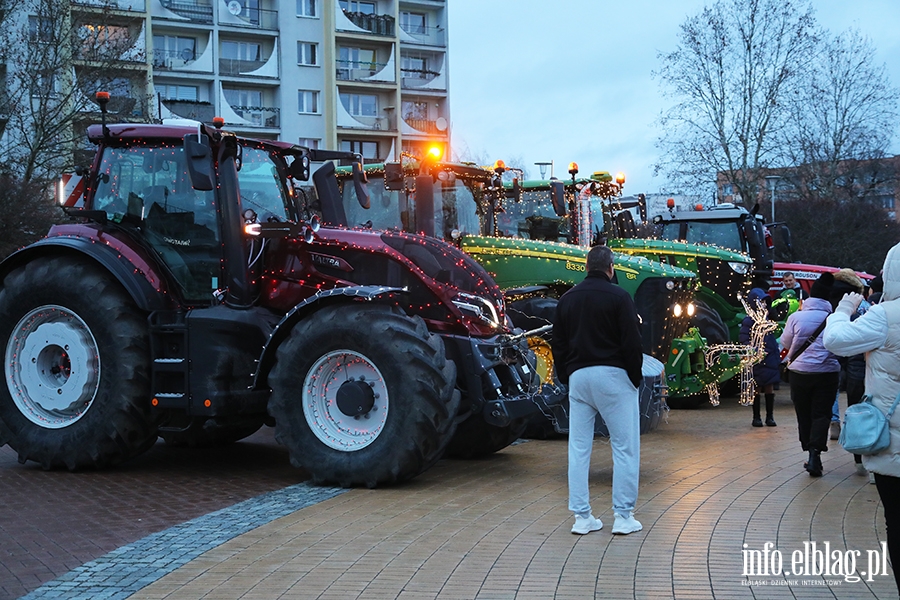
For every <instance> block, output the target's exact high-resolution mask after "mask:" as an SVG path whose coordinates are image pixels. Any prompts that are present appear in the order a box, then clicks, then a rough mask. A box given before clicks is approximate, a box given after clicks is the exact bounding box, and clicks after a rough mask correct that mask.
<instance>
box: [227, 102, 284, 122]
mask: <svg viewBox="0 0 900 600" xmlns="http://www.w3.org/2000/svg"><path fill="white" fill-rule="evenodd" d="M231 110H233V111H234V112H235V114H237V116H239V117H241V118H242V119H244V120H245V121H249V122H250V124H251V125H255V126H257V127H280V125H279V123H280V121H281V109H280V108H276V107H271V106H232V107H231ZM231 124H232V125H244V123H231Z"/></svg>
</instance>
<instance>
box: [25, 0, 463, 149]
mask: <svg viewBox="0 0 900 600" xmlns="http://www.w3.org/2000/svg"><path fill="white" fill-rule="evenodd" d="M64 5H67V6H68V7H69V8H68V9H69V15H68V17H67V18H70V19H71V20H72V22H73V23H74V22H77V23H78V24H79V25H78V26H79V27H81V29H82V30H83V31H84V32H85V33H84V39H85V43H84V48H83V50H84V52H83V55H81V56H75V57H73V59H75V60H74V66H75V68H74V77H69V76H68V69H64V70H65V71H66V72H65V73H60V74H59V75H60V77H59V78H58V79H57V85H63V86H76V87H77V86H78V85H79V83H78V81H79V70H80V69H86V68H88V67H91V66H93V67H97V61H96V60H94V61H93V62H92V59H93V58H96V57H92V55H91V52H95V51H96V49H98V48H107V47H108V46H109V45H110V44H113V43H114V44H116V45H118V46H123V47H122V48H121V50H116V53H115V56H114V57H113V58H114V60H113V61H112V62H108V63H107V64H106V65H105V73H106V74H107V76H106V77H105V78H104V81H103V85H104V86H107V87H108V91H110V93H111V95H112V100H111V102H110V110H111V112H112V113H113V117H112V118H113V120H117V119H118V120H154V119H165V118H179V117H180V118H188V119H197V120H201V121H205V122H209V121H211V120H212V118H213V117H214V116H221V117H223V118H224V119H225V123H226V128H228V129H229V130H232V131H235V132H237V133H239V134H241V135H246V136H249V137H258V138H277V139H282V140H285V141H291V142H294V143H299V144H302V145H306V146H310V147H313V148H325V149H343V150H351V151H355V152H359V153H360V154H362V156H363V157H364V159H365V160H366V161H367V162H375V161H383V160H390V159H397V158H399V157H400V154H401V152H406V153H409V154H413V155H420V154H422V153H423V152H424V151H425V150H426V149H427V148H428V147H429V146H430V145H434V144H438V145H440V146H442V147H443V149H444V150H445V151H446V150H447V149H448V146H449V143H450V128H449V123H450V115H449V103H448V92H449V89H448V81H449V73H448V66H449V61H448V40H447V6H446V0H68V1H67V2H65V3H64ZM44 20H47V18H46V17H39V16H37V15H22V21H21V22H22V23H23V24H24V23H27V24H28V26H29V27H31V28H32V37H33V38H34V39H40V38H41V37H42V27H45V24H44V23H43V21H44ZM79 35H82V34H79ZM107 58H108V57H107ZM95 71H96V69H95ZM94 75H96V73H94ZM94 80H96V77H95V78H94ZM82 87H85V86H82ZM81 95H82V96H92V93H90V90H87V89H84V90H82V91H81ZM82 112H83V117H84V119H83V120H84V121H85V123H87V122H96V121H97V119H98V115H97V111H96V106H94V105H90V106H87V107H86V108H85V109H84V110H83V111H82ZM79 126H80V125H79V124H76V129H77V128H78V127H79Z"/></svg>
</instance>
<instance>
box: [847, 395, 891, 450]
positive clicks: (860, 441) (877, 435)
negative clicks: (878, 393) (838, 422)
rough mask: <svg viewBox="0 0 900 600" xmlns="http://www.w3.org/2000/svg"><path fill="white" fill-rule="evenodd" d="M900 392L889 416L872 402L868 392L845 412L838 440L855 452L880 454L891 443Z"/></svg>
mask: <svg viewBox="0 0 900 600" xmlns="http://www.w3.org/2000/svg"><path fill="white" fill-rule="evenodd" d="M898 402H900V394H897V397H896V398H895V399H894V403H893V404H892V405H891V410H889V411H888V414H887V416H885V415H884V413H883V412H881V410H879V409H878V407H877V406H875V405H874V404H872V396H870V395H869V394H866V395H865V396H863V399H862V402H860V403H859V404H854V405H853V406H848V407H847V410H846V411H845V412H844V426H843V427H842V428H841V437H840V439H839V440H838V442H839V443H840V444H841V446H843V447H844V450H846V451H847V452H852V453H853V454H867V455H868V454H878V453H879V452H881V451H882V450H884V449H885V448H887V447H888V446H890V445H891V427H890V423H891V416H893V414H894V409H895V408H897V403H898Z"/></svg>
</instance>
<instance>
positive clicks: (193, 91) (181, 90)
mask: <svg viewBox="0 0 900 600" xmlns="http://www.w3.org/2000/svg"><path fill="white" fill-rule="evenodd" d="M156 92H157V93H158V94H159V96H160V98H162V99H163V100H190V101H194V102H196V101H197V99H198V96H199V94H198V89H197V86H196V85H176V84H174V83H173V84H165V83H164V84H161V85H159V84H158V85H156Z"/></svg>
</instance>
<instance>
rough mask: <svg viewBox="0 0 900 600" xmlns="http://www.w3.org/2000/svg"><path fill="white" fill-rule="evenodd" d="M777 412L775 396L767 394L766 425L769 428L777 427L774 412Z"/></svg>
mask: <svg viewBox="0 0 900 600" xmlns="http://www.w3.org/2000/svg"><path fill="white" fill-rule="evenodd" d="M774 410H775V394H766V425H767V426H768V427H777V425H778V424H777V423H775V419H774V418H773V417H772V412H773V411H774Z"/></svg>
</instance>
